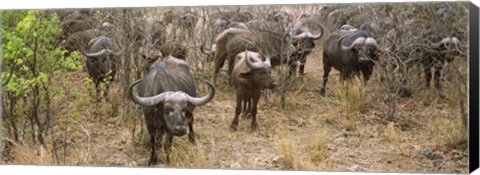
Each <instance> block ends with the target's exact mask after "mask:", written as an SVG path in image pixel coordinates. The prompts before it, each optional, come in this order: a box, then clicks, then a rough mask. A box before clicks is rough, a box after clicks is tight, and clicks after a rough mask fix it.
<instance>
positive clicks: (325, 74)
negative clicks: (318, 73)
mask: <svg viewBox="0 0 480 175" xmlns="http://www.w3.org/2000/svg"><path fill="white" fill-rule="evenodd" d="M331 70H332V67H330V66H327V65H325V63H324V66H323V86H322V88H321V89H320V95H322V96H324V95H325V86H326V85H327V82H328V74H330V71H331Z"/></svg>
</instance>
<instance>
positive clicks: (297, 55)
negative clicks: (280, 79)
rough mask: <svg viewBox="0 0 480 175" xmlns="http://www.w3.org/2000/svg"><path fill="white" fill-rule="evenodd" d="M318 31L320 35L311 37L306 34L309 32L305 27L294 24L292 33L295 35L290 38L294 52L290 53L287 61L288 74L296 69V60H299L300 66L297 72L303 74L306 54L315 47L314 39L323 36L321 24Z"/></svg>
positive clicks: (291, 73)
mask: <svg viewBox="0 0 480 175" xmlns="http://www.w3.org/2000/svg"><path fill="white" fill-rule="evenodd" d="M320 31H321V32H320V34H321V35H320V36H318V37H312V36H308V34H309V33H310V32H309V30H308V29H307V28H306V27H303V26H296V27H293V28H292V33H293V35H296V36H297V37H296V38H294V39H292V44H293V45H294V46H295V52H293V53H292V55H291V57H290V60H289V63H288V64H289V65H290V70H289V71H290V73H289V75H290V76H291V75H293V74H294V73H295V71H296V69H297V62H300V68H299V70H298V72H299V73H300V75H303V74H304V72H305V64H306V62H307V56H308V55H310V53H312V50H313V49H314V48H315V46H316V44H315V41H316V40H318V39H320V38H321V37H322V36H323V27H321V26H320Z"/></svg>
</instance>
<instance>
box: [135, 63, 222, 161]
mask: <svg viewBox="0 0 480 175" xmlns="http://www.w3.org/2000/svg"><path fill="white" fill-rule="evenodd" d="M139 83H140V87H139V95H138V96H137V95H135V94H134V93H133V91H132V90H133V88H134V86H135V85H137V84H139ZM206 83H207V84H208V86H209V87H210V93H209V94H208V95H206V96H204V97H201V98H197V87H196V84H195V79H194V77H193V75H192V71H191V70H190V68H189V67H188V65H187V63H186V62H185V60H182V59H177V58H175V57H172V56H168V57H166V58H164V59H163V60H162V61H159V62H157V64H155V65H153V68H152V69H151V70H150V71H149V72H148V74H147V75H146V76H145V77H144V78H143V80H137V81H135V82H133V83H132V84H131V85H130V86H129V87H128V91H127V93H128V95H129V97H130V99H131V100H132V101H133V102H134V103H136V104H138V105H140V106H142V107H143V113H144V116H145V119H146V124H147V129H148V133H149V134H150V144H151V145H150V146H151V154H150V160H149V162H148V164H149V165H154V164H156V162H157V155H156V146H157V141H159V142H160V143H162V140H163V136H164V135H166V139H165V142H164V143H163V144H164V149H165V151H166V153H167V162H168V161H169V156H168V154H169V152H170V148H171V146H172V141H173V137H174V136H183V135H185V134H186V133H187V131H188V138H189V141H190V142H191V143H195V134H194V131H193V121H194V118H193V110H194V109H195V106H201V105H204V104H206V103H208V102H209V101H211V100H212V99H213V97H214V96H215V87H214V86H213V85H212V84H211V83H209V82H206ZM186 124H187V125H188V129H187V128H186V127H185V125H186Z"/></svg>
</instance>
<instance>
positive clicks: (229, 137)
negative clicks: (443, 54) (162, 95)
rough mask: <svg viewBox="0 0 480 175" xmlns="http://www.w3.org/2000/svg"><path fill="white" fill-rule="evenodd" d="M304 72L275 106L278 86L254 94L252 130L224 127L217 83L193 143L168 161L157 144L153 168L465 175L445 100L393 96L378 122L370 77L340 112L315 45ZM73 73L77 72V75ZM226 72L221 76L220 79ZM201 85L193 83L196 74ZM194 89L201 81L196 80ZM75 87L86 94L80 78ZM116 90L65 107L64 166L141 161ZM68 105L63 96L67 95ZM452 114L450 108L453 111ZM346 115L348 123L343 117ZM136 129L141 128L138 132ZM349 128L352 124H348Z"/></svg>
mask: <svg viewBox="0 0 480 175" xmlns="http://www.w3.org/2000/svg"><path fill="white" fill-rule="evenodd" d="M305 72H306V74H305V75H304V76H302V77H297V78H296V79H295V82H294V86H293V87H292V88H291V90H290V93H289V94H288V96H287V99H286V106H285V108H281V106H280V103H279V101H280V99H279V97H278V96H277V95H276V93H275V92H272V93H269V95H268V98H266V96H265V94H264V95H263V96H262V98H261V100H260V103H259V104H260V106H259V109H258V110H259V112H258V114H257V122H258V125H259V128H258V131H256V132H251V131H250V121H251V120H250V119H241V120H240V123H239V126H238V129H237V131H235V132H230V131H228V127H229V125H230V122H231V121H232V119H233V117H234V105H235V99H234V91H233V87H231V86H229V85H227V83H226V82H220V83H218V84H219V85H218V86H217V93H216V96H215V98H214V100H213V101H211V102H210V103H208V104H206V105H205V106H199V107H197V108H196V109H195V112H194V116H195V123H194V130H195V133H196V136H197V144H196V145H192V144H190V143H189V142H188V138H187V136H186V135H185V136H183V137H176V138H175V139H174V141H173V148H172V149H173V150H172V156H171V162H170V164H166V162H165V159H164V158H163V157H162V156H163V155H164V154H163V152H162V151H161V149H159V150H160V151H159V153H158V154H159V158H160V163H159V164H158V165H157V166H158V167H183V168H223V169H297V170H320V171H366V172H450V173H453V172H455V173H460V172H462V173H465V172H467V169H468V153H467V151H466V149H465V148H459V149H454V148H452V146H448V144H447V143H449V142H451V140H452V139H449V138H456V137H458V136H457V135H454V133H457V132H454V131H455V130H456V129H458V128H461V127H458V123H459V122H457V121H459V119H458V116H451V114H456V113H455V109H452V108H451V107H450V106H449V102H448V100H441V99H438V98H437V97H436V96H435V95H434V93H433V92H430V91H428V90H426V91H422V92H421V93H419V94H417V95H416V96H415V97H413V98H402V99H399V101H398V111H399V112H398V113H399V115H398V118H397V119H396V121H395V122H394V123H387V122H383V118H384V115H385V113H386V105H385V104H384V103H383V100H384V98H385V96H384V95H383V94H384V93H383V91H382V90H381V87H380V85H379V78H378V75H374V77H373V78H372V80H371V81H370V82H369V84H368V85H367V87H366V89H365V94H366V96H365V98H364V99H365V102H364V104H365V105H364V109H363V111H362V112H360V113H358V114H357V115H355V116H356V117H355V118H353V119H346V118H345V117H344V116H342V115H343V114H344V111H345V110H344V109H342V107H341V103H340V101H341V100H339V99H338V97H339V96H340V94H341V91H342V85H341V83H340V81H339V78H338V77H339V76H338V71H336V70H333V71H332V73H331V74H330V77H331V78H330V81H329V83H328V85H327V95H326V96H325V97H321V96H320V95H319V94H318V90H319V87H320V85H321V82H322V78H321V77H322V74H323V70H322V61H321V47H317V49H316V50H315V52H314V53H313V54H312V55H310V56H309V57H308V61H307V64H306V70H305ZM76 76H78V77H75V78H78V79H83V78H85V77H86V76H87V75H86V73H84V72H79V73H78V74H76ZM222 78H226V74H225V73H223V74H221V75H220V78H219V79H222ZM199 82H200V81H199ZM198 86H199V87H200V94H199V95H204V94H206V92H205V89H206V85H204V84H200V83H199V85H198ZM75 89H76V90H77V91H78V92H79V93H88V92H90V93H91V92H93V90H92V91H88V90H87V89H85V86H84V85H83V84H79V85H78V86H76V87H75ZM120 89H121V87H120V85H119V83H118V82H117V83H116V84H114V86H113V88H112V89H111V96H112V99H111V100H112V103H103V104H100V105H99V106H96V104H95V103H93V102H92V101H93V100H91V97H90V96H88V95H85V96H83V98H84V100H85V101H86V102H83V103H81V104H80V103H76V104H72V105H71V106H72V107H75V108H77V110H78V111H80V116H81V117H80V119H79V120H78V121H77V122H75V123H74V124H73V125H72V126H71V127H70V131H69V136H68V137H69V142H67V144H68V149H69V150H70V151H68V152H69V153H68V154H67V156H66V157H68V158H67V159H68V160H67V161H66V163H65V164H69V165H80V166H129V167H138V166H146V165H147V162H148V159H149V156H150V150H149V139H148V134H147V133H146V129H145V126H144V123H141V122H140V121H141V120H140V119H141V117H143V116H142V114H141V113H139V114H137V115H133V113H132V111H134V110H133V108H132V107H131V106H132V105H125V104H121V103H122V102H121V101H122V98H123V97H122V95H121V90H120ZM67 103H68V102H67ZM452 111H453V112H452ZM349 121H350V123H349ZM142 127H143V128H144V129H143V132H142V129H141V128H142ZM347 128H350V129H347Z"/></svg>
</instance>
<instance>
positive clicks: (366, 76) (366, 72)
mask: <svg viewBox="0 0 480 175" xmlns="http://www.w3.org/2000/svg"><path fill="white" fill-rule="evenodd" d="M372 72H373V70H372V69H371V68H366V69H364V70H363V71H362V75H363V84H364V85H367V82H368V80H370V76H371V75H372Z"/></svg>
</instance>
